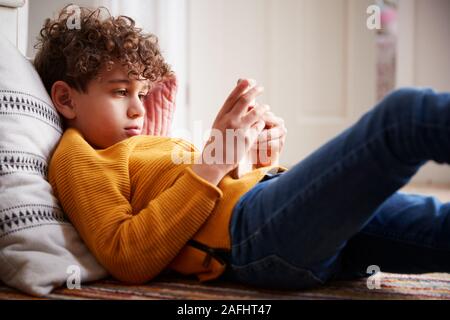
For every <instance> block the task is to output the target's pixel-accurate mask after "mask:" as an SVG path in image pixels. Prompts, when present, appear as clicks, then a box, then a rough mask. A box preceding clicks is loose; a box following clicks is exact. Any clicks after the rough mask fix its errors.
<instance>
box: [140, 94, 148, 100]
mask: <svg viewBox="0 0 450 320" xmlns="http://www.w3.org/2000/svg"><path fill="white" fill-rule="evenodd" d="M146 96H147V93H140V94H139V99H140V100H141V101H142V100H144V98H145V97H146Z"/></svg>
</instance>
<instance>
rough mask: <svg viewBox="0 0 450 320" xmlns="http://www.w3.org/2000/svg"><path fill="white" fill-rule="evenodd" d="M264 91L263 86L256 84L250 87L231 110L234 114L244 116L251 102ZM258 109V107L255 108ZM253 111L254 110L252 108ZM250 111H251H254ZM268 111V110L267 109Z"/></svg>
mask: <svg viewBox="0 0 450 320" xmlns="http://www.w3.org/2000/svg"><path fill="white" fill-rule="evenodd" d="M263 91H264V88H263V87H261V86H256V87H253V88H252V89H250V90H249V91H248V92H246V93H245V94H243V95H241V96H240V97H239V99H238V100H237V101H236V103H235V105H234V106H233V107H232V110H231V111H230V112H233V115H234V116H243V115H244V114H245V113H246V112H247V111H248V107H249V106H250V104H251V103H252V102H253V101H254V100H255V99H256V97H257V96H258V95H260V94H261V93H262V92H263ZM255 109H256V108H255ZM252 111H253V110H252ZM252 111H250V112H252ZM266 111H267V110H266Z"/></svg>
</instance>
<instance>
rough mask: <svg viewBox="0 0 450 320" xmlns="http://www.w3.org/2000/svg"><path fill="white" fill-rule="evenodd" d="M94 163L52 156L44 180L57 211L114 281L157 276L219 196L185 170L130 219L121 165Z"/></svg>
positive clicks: (125, 176)
mask: <svg viewBox="0 0 450 320" xmlns="http://www.w3.org/2000/svg"><path fill="white" fill-rule="evenodd" d="M119 162H120V161H116V160H115V161H109V162H108V161H107V162H106V164H105V163H100V164H99V163H98V161H92V160H91V159H89V157H85V156H83V155H80V153H79V152H77V151H75V150H73V151H72V152H71V154H70V155H69V156H64V155H62V154H61V153H60V154H56V153H55V155H54V157H53V159H52V161H51V164H50V168H49V180H50V183H51V184H52V186H53V188H54V190H55V193H56V195H57V197H58V198H59V200H60V202H61V205H62V207H63V209H64V211H65V213H66V214H67V215H68V217H69V219H70V220H71V222H72V223H73V224H74V226H75V228H76V229H77V230H78V232H79V234H80V236H81V237H82V239H83V240H84V241H85V243H86V244H87V246H88V247H89V249H90V250H91V251H92V252H93V254H94V255H95V256H96V258H97V259H98V260H99V262H100V263H101V264H102V265H103V266H104V267H105V268H106V269H107V270H108V271H109V272H110V273H111V274H112V275H113V276H114V277H116V278H117V279H119V280H121V281H124V282H128V283H143V282H146V281H149V280H150V279H152V278H153V277H155V276H157V275H158V274H159V273H160V272H161V271H162V270H163V269H164V268H165V267H166V266H167V265H168V264H169V263H170V262H171V260H172V259H173V258H175V257H176V255H177V254H178V253H179V251H180V250H181V249H182V248H183V247H184V246H185V244H186V242H187V241H188V240H189V239H191V238H192V237H193V236H194V234H195V233H196V232H197V231H198V229H199V228H200V227H201V226H202V224H203V223H204V222H205V221H206V220H207V218H208V217H209V215H210V214H211V212H212V211H213V210H214V207H215V204H216V202H217V200H219V199H220V198H222V197H223V194H222V191H221V190H220V189H219V188H218V187H216V186H215V185H213V184H211V183H209V182H208V181H206V180H204V179H203V178H201V177H199V176H198V175H196V174H195V173H194V172H193V171H192V169H191V168H190V167H186V169H185V171H184V173H183V174H182V175H181V176H180V177H179V178H178V179H177V180H176V182H175V183H174V184H173V185H172V186H171V187H170V188H168V189H166V190H165V191H163V192H162V193H161V194H160V195H159V196H158V197H156V198H155V199H152V200H151V201H150V202H149V203H148V205H147V207H146V208H144V209H143V210H141V211H140V212H139V213H138V214H133V212H132V207H131V205H130V202H129V199H128V198H129V195H127V194H126V193H127V192H129V190H130V187H129V180H128V170H127V168H125V167H127V166H126V165H125V166H123V167H124V168H122V167H120V168H115V167H114V166H117V163H119Z"/></svg>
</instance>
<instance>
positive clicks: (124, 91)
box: [114, 89, 127, 97]
mask: <svg viewBox="0 0 450 320" xmlns="http://www.w3.org/2000/svg"><path fill="white" fill-rule="evenodd" d="M114 93H116V94H118V95H119V96H123V97H124V96H126V95H127V90H125V89H122V90H116V91H114Z"/></svg>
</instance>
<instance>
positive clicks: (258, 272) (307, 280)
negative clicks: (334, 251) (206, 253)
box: [230, 255, 325, 290]
mask: <svg viewBox="0 0 450 320" xmlns="http://www.w3.org/2000/svg"><path fill="white" fill-rule="evenodd" d="M230 270H231V277H232V279H234V280H237V281H239V282H241V283H245V284H248V285H252V286H257V287H264V288H271V289H292V290H299V289H308V288H313V287H317V286H319V285H322V284H324V282H325V281H323V280H321V279H319V278H318V277H317V276H315V275H314V274H313V273H312V272H311V271H310V270H307V269H304V268H299V267H297V266H293V265H292V264H290V263H288V262H287V261H285V260H284V259H282V258H281V257H279V256H277V255H270V256H267V257H265V258H263V259H260V260H257V261H253V262H251V263H249V264H246V265H244V266H238V265H231V266H230Z"/></svg>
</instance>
